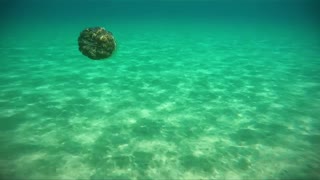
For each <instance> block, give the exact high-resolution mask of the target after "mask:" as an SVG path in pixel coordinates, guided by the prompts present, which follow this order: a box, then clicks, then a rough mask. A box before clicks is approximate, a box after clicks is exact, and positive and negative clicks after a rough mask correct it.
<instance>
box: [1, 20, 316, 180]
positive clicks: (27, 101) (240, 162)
mask: <svg viewBox="0 0 320 180" xmlns="http://www.w3.org/2000/svg"><path fill="white" fill-rule="evenodd" d="M177 22H179V23H176V22H173V23H170V22H169V21H126V22H124V21H123V22H121V21H119V22H117V23H116V22H115V21H113V22H111V23H106V22H104V23H102V22H101V21H98V22H93V21H90V22H88V23H84V24H81V23H78V24H74V25H72V24H54V25H52V24H51V25H50V26H49V25H47V26H42V25H41V24H38V25H36V24H28V23H25V24H19V25H15V26H14V25H12V26H10V27H15V28H7V29H5V31H3V33H2V35H3V36H2V37H1V38H2V39H1V41H0V43H1V44H0V57H1V61H0V89H1V90H0V92H1V93H0V107H1V108H0V120H1V121H0V130H1V131H0V140H1V142H0V143H1V144H0V145H1V146H0V173H1V174H0V175H1V176H0V177H1V179H310V178H314V179H319V178H320V174H319V172H320V167H319V164H320V155H319V153H318V149H319V148H320V141H319V139H320V122H319V117H320V111H319V109H320V77H319V70H320V62H319V60H320V58H319V57H320V56H319V52H320V45H319V44H318V39H317V36H316V35H317V33H316V32H315V29H314V28H307V27H306V28H301V27H300V28H297V27H296V26H292V27H291V26H274V25H271V26H270V25H269V26H267V25H266V26H262V25H261V26H259V25H257V24H255V25H243V26H240V25H237V27H235V26H233V25H231V26H230V24H229V25H226V24H223V23H221V24H220V23H216V24H210V23H203V22H192V23H191V24H190V22H187V21H177ZM96 24H98V25H101V26H104V27H107V29H109V30H110V31H112V32H113V34H114V36H115V38H116V40H117V51H116V53H115V54H114V55H113V56H112V57H111V58H110V59H108V60H105V61H92V60H90V59H88V58H86V57H85V56H83V55H82V54H81V53H80V52H79V51H78V47H77V37H78V36H79V33H80V31H81V30H82V29H84V28H86V27H87V26H91V25H96Z"/></svg>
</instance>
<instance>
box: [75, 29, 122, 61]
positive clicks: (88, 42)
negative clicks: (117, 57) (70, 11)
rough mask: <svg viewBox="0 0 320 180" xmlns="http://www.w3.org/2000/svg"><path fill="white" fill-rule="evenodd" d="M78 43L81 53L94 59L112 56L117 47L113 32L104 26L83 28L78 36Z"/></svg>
mask: <svg viewBox="0 0 320 180" xmlns="http://www.w3.org/2000/svg"><path fill="white" fill-rule="evenodd" d="M78 45H79V50H80V51H81V53H82V54H83V55H85V56H87V57H89V58H90V59H93V60H101V59H105V58H108V57H110V56H111V55H112V53H113V51H114V50H115V48H116V42H115V40H114V37H113V35H112V33H111V32H109V31H106V30H105V29H104V28H102V27H93V28H87V29H85V30H83V31H82V32H81V33H80V36H79V38H78Z"/></svg>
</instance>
